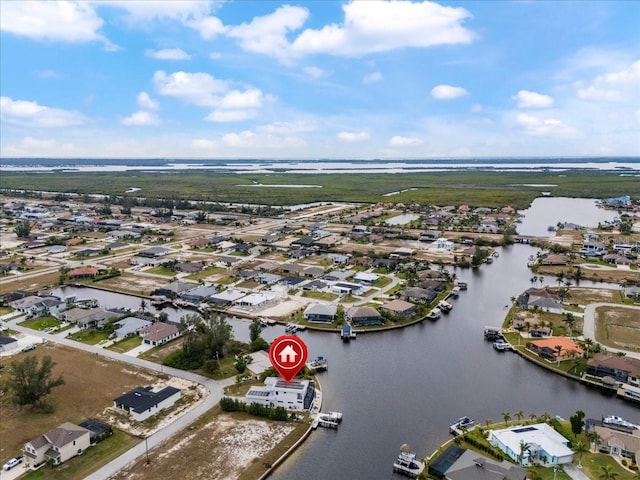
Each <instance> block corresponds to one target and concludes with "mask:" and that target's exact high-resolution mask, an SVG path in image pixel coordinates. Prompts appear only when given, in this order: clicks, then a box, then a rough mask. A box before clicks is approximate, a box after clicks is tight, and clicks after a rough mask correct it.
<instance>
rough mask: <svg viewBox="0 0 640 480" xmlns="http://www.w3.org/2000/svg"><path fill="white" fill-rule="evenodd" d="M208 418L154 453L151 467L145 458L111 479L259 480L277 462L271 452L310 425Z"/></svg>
mask: <svg viewBox="0 0 640 480" xmlns="http://www.w3.org/2000/svg"><path fill="white" fill-rule="evenodd" d="M207 417H208V418H205V419H203V421H199V422H197V423H196V424H194V425H192V426H191V427H189V428H188V429H186V430H185V431H183V432H181V433H180V434H178V435H177V436H175V437H173V438H172V439H171V440H169V441H168V442H166V443H165V444H163V445H161V446H159V447H157V448H156V449H154V450H152V451H151V452H150V463H149V464H147V463H146V459H141V460H139V461H138V462H135V463H134V464H132V465H130V466H128V467H127V468H125V469H124V470H122V471H120V472H119V473H118V474H116V475H115V476H114V477H112V479H111V480H125V479H126V480H144V479H155V478H162V479H164V480H184V479H203V480H223V479H224V480H236V479H241V478H257V477H258V476H259V475H260V473H261V472H263V471H265V470H266V468H267V466H268V465H269V464H270V463H272V462H273V461H275V459H276V458H267V457H268V456H269V454H270V452H273V453H279V452H276V451H274V449H275V447H278V448H281V447H287V448H288V447H289V446H290V445H292V444H293V443H294V441H295V439H294V438H289V439H288V438H287V436H290V437H291V436H293V435H292V434H294V435H295V436H296V437H298V436H299V433H298V432H299V431H300V429H301V427H302V428H304V429H306V425H301V424H293V423H283V422H271V421H267V420H259V419H255V418H252V417H247V416H246V415H241V414H226V413H225V414H218V415H207ZM303 431H304V430H303ZM214 439H215V440H214ZM265 464H266V465H265ZM253 469H255V473H254V472H253ZM247 475H250V476H247Z"/></svg>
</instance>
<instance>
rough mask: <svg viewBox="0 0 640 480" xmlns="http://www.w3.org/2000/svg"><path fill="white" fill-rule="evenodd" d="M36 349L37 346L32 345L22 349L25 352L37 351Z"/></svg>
mask: <svg viewBox="0 0 640 480" xmlns="http://www.w3.org/2000/svg"><path fill="white" fill-rule="evenodd" d="M35 349H36V344H35V343H32V344H31V345H27V346H26V347H24V348H23V349H22V351H23V352H30V351H31V350H35Z"/></svg>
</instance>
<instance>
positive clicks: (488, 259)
mask: <svg viewBox="0 0 640 480" xmlns="http://www.w3.org/2000/svg"><path fill="white" fill-rule="evenodd" d="M485 262H486V263H493V258H492V257H487V258H486V259H485Z"/></svg>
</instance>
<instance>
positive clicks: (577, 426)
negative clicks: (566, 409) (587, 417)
mask: <svg viewBox="0 0 640 480" xmlns="http://www.w3.org/2000/svg"><path fill="white" fill-rule="evenodd" d="M569 423H571V432H572V433H573V434H574V435H576V436H577V435H580V434H581V433H582V428H583V427H584V412H583V411H582V410H578V411H576V413H575V414H574V415H571V416H570V417H569Z"/></svg>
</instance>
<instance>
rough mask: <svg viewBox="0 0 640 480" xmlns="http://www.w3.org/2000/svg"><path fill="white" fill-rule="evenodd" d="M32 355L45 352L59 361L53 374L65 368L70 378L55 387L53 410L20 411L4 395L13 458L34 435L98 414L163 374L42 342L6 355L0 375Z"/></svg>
mask: <svg viewBox="0 0 640 480" xmlns="http://www.w3.org/2000/svg"><path fill="white" fill-rule="evenodd" d="M28 355H35V356H37V357H38V358H41V357H42V356H44V355H49V356H51V358H52V359H53V361H54V362H56V364H57V365H56V366H55V367H54V371H53V373H54V375H56V376H57V375H59V374H62V375H63V376H64V379H65V384H64V385H61V386H60V387H57V388H55V389H54V390H53V392H52V393H51V395H50V396H49V397H47V399H48V400H49V402H50V403H52V404H53V405H55V407H56V409H55V412H54V413H51V414H43V413H36V412H33V411H32V409H31V408H30V407H24V408H23V409H22V411H19V410H18V408H16V407H15V406H14V405H13V404H12V403H11V400H10V398H9V396H8V395H6V394H5V395H2V396H0V418H2V422H0V438H1V439H2V442H1V443H0V458H11V457H12V456H15V455H17V454H18V453H19V451H20V448H21V447H22V445H23V444H24V442H26V441H29V440H32V439H34V438H35V437H37V436H38V435H41V434H43V433H45V432H46V431H48V430H50V429H52V428H54V427H56V426H58V425H59V424H61V423H63V422H74V423H75V422H82V421H83V420H85V419H87V418H91V417H99V416H100V414H102V412H103V411H104V409H105V408H106V407H108V406H110V405H112V404H113V399H114V398H116V397H117V396H119V395H121V394H122V393H123V392H125V391H127V390H130V389H131V388H133V387H137V386H139V385H150V384H152V383H154V382H156V381H157V380H158V376H157V375H155V374H153V373H151V372H145V371H136V370H134V369H133V368H131V367H129V366H128V365H126V364H123V363H119V362H113V361H109V360H105V359H103V358H101V357H97V356H96V355H91V354H89V353H86V352H82V351H80V350H75V349H72V348H68V347H63V346H56V345H50V344H43V345H38V348H36V349H35V350H33V351H31V352H29V353H18V354H16V355H14V356H12V357H7V358H2V359H1V360H0V365H2V366H4V367H5V368H3V369H2V370H0V379H1V380H4V379H5V378H6V377H7V374H8V367H7V365H8V364H10V363H11V362H12V361H13V360H21V359H23V358H24V357H26V356H28Z"/></svg>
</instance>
